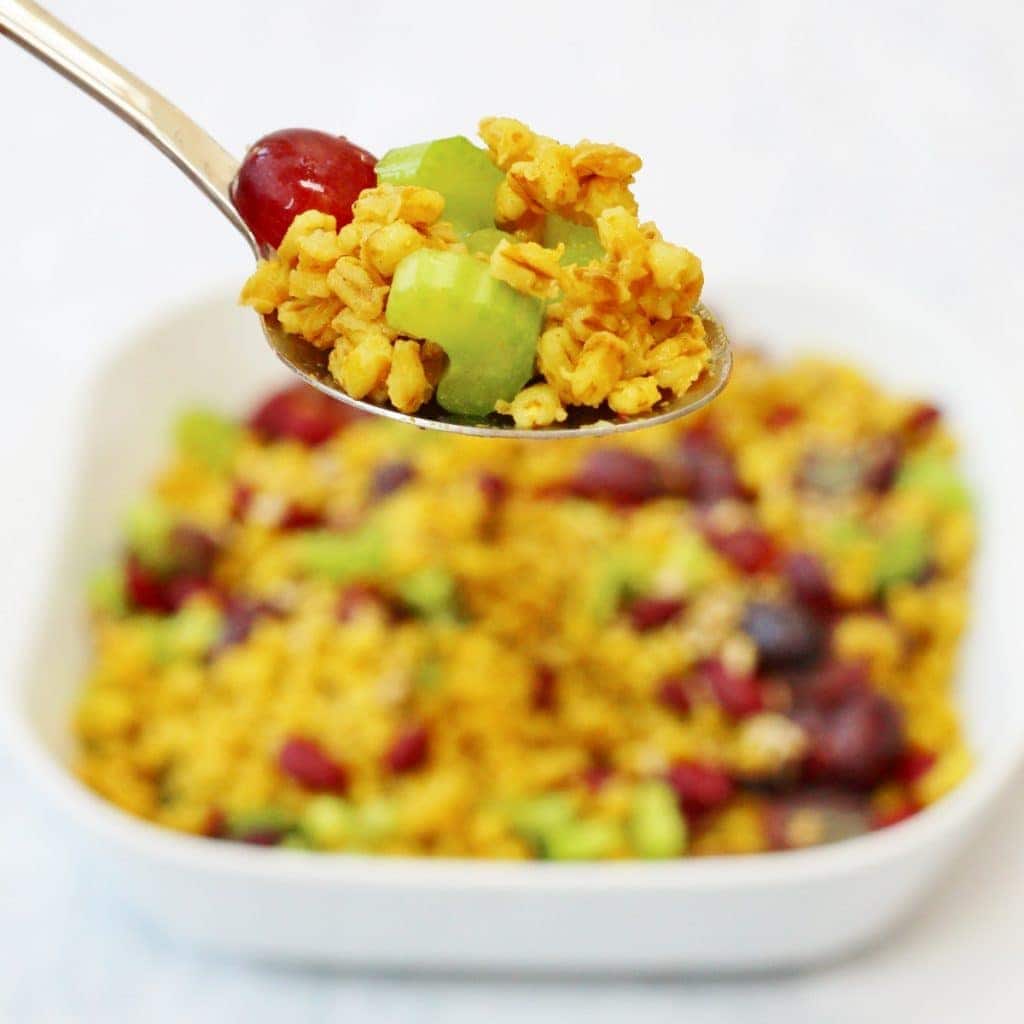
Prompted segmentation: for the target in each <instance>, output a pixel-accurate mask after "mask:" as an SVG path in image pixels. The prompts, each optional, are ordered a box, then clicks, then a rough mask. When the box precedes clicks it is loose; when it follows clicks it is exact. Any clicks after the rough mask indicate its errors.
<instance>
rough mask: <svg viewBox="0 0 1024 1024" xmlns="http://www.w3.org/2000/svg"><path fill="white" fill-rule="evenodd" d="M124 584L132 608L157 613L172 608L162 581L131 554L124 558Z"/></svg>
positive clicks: (159, 613)
mask: <svg viewBox="0 0 1024 1024" xmlns="http://www.w3.org/2000/svg"><path fill="white" fill-rule="evenodd" d="M124 586H125V593H126V594H127V595H128V600H129V602H130V603H131V606H132V607H133V608H137V609H138V610H139V611H146V612H155V613H156V614H157V615H165V614H167V613H168V612H169V611H171V610H172V609H171V603H170V601H169V600H168V597H167V592H166V590H165V589H164V581H163V580H162V579H161V578H160V577H159V576H158V575H157V574H156V573H155V572H152V571H151V570H149V569H147V568H146V567H145V566H144V565H143V564H142V563H141V562H140V561H139V559H138V558H137V557H136V556H135V555H133V554H130V555H128V556H127V558H126V559H125V563H124Z"/></svg>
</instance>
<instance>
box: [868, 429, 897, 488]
mask: <svg viewBox="0 0 1024 1024" xmlns="http://www.w3.org/2000/svg"><path fill="white" fill-rule="evenodd" d="M902 462H903V446H902V445H901V444H900V442H899V441H898V440H897V439H896V438H895V437H880V438H878V439H877V440H876V441H875V442H874V444H873V445H872V446H871V449H870V450H869V451H868V453H867V454H866V455H865V457H864V468H863V470H862V471H861V486H862V487H864V488H865V490H868V491H874V492H875V493H876V494H885V493H886V491H889V490H891V488H892V485H893V484H894V483H895V482H896V476H897V475H898V473H899V471H900V465H901V464H902Z"/></svg>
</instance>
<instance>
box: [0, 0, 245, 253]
mask: <svg viewBox="0 0 1024 1024" xmlns="http://www.w3.org/2000/svg"><path fill="white" fill-rule="evenodd" d="M0 35H4V36H7V37H8V38H9V39H11V40H13V41H14V42H16V43H17V44H18V45H19V46H22V47H24V49H26V50H27V51H28V52H29V53H31V54H32V55H33V56H35V57H38V58H39V59H40V60H41V61H43V62H44V63H46V64H49V66H50V67H51V68H53V69H54V71H57V72H58V73H59V74H61V75H63V76H64V77H65V78H66V79H68V80H69V81H70V82H73V83H74V84H75V85H77V86H78V88H79V89H81V90H82V91H83V92H87V93H88V94H89V95H90V96H92V97H93V99H96V100H99V102H100V103H102V104H103V105H104V106H105V107H106V108H107V109H108V110H112V111H113V112H114V113H115V114H117V116H118V117H119V118H121V120H122V121H126V122H127V123H128V124H130V125H131V126H132V127H133V128H134V129H135V130H136V131H137V132H139V134H141V135H143V136H145V138H147V139H148V140H149V141H150V142H152V143H153V145H154V146H156V147H157V149H159V150H160V151H161V152H163V153H164V154H165V155H166V156H168V157H170V158H171V160H173V161H174V163H175V164H177V165H178V167H180V168H181V170H183V171H184V172H185V174H187V175H188V176H189V178H191V179H192V181H193V182H195V184H196V185H198V186H199V188H200V189H201V190H202V191H203V192H205V193H206V196H207V198H209V199H211V200H212V201H213V203H214V205H215V206H216V207H217V208H218V209H219V210H220V212H221V213H223V214H224V216H225V217H227V219H228V220H229V221H231V223H232V224H233V225H234V226H235V227H236V228H237V229H238V230H239V231H240V232H241V233H242V234H243V235H244V236H245V239H246V241H247V242H248V243H249V245H250V246H251V247H252V249H253V251H254V252H255V251H256V243H255V241H254V239H253V237H252V233H251V232H250V231H249V229H248V227H246V224H245V222H244V221H243V220H242V218H241V217H240V216H239V213H238V211H237V210H236V209H235V207H234V204H233V203H232V202H231V197H230V195H229V194H228V189H229V187H230V185H231V181H232V179H233V178H234V176H235V172H236V171H237V170H238V161H237V160H236V159H235V158H234V157H233V156H232V155H231V154H230V153H229V152H228V151H227V150H225V149H224V148H223V147H221V146H220V145H219V144H218V143H217V142H215V141H214V140H213V139H212V138H210V136H209V135H207V134H206V132H204V131H203V129H202V128H200V127H199V125H197V124H196V123H195V122H194V121H193V120H191V118H188V117H186V116H185V114H183V113H182V112H181V111H180V110H179V109H178V108H177V107H176V106H174V104H172V103H169V102H168V101H167V100H166V99H164V97H163V96H161V95H160V94H159V93H158V92H156V91H155V90H154V89H151V88H150V87H149V86H148V85H146V83H145V82H143V81H142V80H141V79H139V78H136V76H135V75H133V74H132V73H131V72H130V71H128V70H127V69H125V68H123V67H121V65H120V64H118V63H117V62H116V61H113V60H111V59H110V58H109V57H108V56H107V55H106V54H105V53H102V52H101V51H100V50H98V49H96V47H95V46H93V45H92V44H91V43H88V42H86V40H84V39H83V38H82V37H81V36H79V35H77V34H76V33H75V32H72V31H71V29H69V28H68V27H67V25H65V24H63V23H62V22H60V21H58V20H57V19H56V18H55V17H54V16H53V15H52V14H50V13H49V11H46V10H44V9H43V8H42V7H40V6H39V5H38V4H35V3H32V2H31V0H0Z"/></svg>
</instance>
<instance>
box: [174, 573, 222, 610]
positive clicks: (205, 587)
mask: <svg viewBox="0 0 1024 1024" xmlns="http://www.w3.org/2000/svg"><path fill="white" fill-rule="evenodd" d="M163 591H164V599H165V600H166V601H167V605H168V607H169V608H170V610H171V611H175V612H176V611H177V610H178V609H179V608H181V606H182V605H183V604H185V603H186V602H187V601H189V600H191V598H193V597H195V596H196V595H197V594H207V595H209V596H210V597H215V596H216V592H215V591H214V589H213V587H212V586H211V584H210V581H209V580H207V579H197V578H196V577H195V576H174V577H172V578H171V579H169V580H168V581H167V582H166V583H165V584H164V588H163Z"/></svg>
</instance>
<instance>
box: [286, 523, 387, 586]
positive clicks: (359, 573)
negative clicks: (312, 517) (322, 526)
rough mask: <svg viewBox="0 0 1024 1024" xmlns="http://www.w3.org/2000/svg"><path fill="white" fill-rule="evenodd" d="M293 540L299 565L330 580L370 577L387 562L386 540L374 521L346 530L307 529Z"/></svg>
mask: <svg viewBox="0 0 1024 1024" xmlns="http://www.w3.org/2000/svg"><path fill="white" fill-rule="evenodd" d="M296 543H297V545H298V548H297V558H298V563H299V566H300V567H301V568H302V569H303V570H304V571H305V572H308V573H312V574H313V575H316V576H323V577H324V578H326V579H328V580H331V581H332V582H333V583H351V582H353V581H355V580H365V579H372V578H374V577H376V576H379V575H380V574H381V573H383V572H384V570H385V568H386V565H387V539H386V537H385V535H384V531H383V530H381V529H380V527H379V525H378V524H376V523H367V524H366V525H365V526H363V527H361V528H360V529H358V530H353V531H351V532H349V533H333V532H331V531H329V530H309V531H306V532H304V533H303V534H302V535H301V536H299V537H297V538H296Z"/></svg>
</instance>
